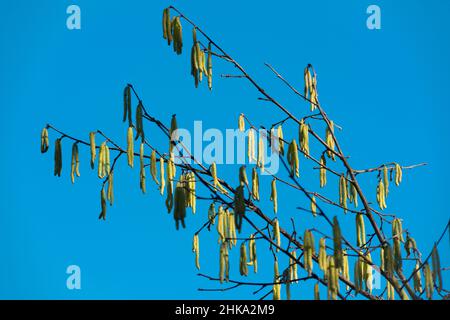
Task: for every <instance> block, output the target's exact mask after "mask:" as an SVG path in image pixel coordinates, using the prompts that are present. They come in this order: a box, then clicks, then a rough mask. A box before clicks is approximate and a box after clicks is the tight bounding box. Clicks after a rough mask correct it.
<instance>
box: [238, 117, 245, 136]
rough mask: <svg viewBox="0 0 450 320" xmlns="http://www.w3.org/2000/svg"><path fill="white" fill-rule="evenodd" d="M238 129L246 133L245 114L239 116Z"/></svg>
mask: <svg viewBox="0 0 450 320" xmlns="http://www.w3.org/2000/svg"><path fill="white" fill-rule="evenodd" d="M238 129H239V131H240V132H244V131H245V116H244V114H243V113H241V114H240V115H239V120H238Z"/></svg>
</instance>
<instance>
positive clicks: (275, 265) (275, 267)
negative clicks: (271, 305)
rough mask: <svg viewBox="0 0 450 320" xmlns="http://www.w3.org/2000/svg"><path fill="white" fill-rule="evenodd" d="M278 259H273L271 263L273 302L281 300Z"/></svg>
mask: <svg viewBox="0 0 450 320" xmlns="http://www.w3.org/2000/svg"><path fill="white" fill-rule="evenodd" d="M279 277H280V273H279V271H278V259H277V258H276V257H275V260H274V263H273V300H281V284H280V282H279V279H278V278H279Z"/></svg>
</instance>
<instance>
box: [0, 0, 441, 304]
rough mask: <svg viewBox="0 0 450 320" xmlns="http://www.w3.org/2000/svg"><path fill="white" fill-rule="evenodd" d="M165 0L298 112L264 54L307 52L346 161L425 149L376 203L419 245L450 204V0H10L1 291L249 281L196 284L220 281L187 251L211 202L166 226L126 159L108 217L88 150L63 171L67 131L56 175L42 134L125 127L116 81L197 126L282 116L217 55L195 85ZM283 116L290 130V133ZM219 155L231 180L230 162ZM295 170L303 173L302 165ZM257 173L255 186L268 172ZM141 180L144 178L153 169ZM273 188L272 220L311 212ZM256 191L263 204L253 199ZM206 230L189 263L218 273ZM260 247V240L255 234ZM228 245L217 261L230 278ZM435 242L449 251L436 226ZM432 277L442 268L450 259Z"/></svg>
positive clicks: (183, 293)
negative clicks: (73, 171)
mask: <svg viewBox="0 0 450 320" xmlns="http://www.w3.org/2000/svg"><path fill="white" fill-rule="evenodd" d="M70 4H77V5H79V6H80V8H81V14H82V29H81V30H73V31H71V30H68V29H67V28H66V18H67V14H66V8H67V6H68V5H70ZM169 4H174V5H175V6H177V7H178V8H179V9H181V10H182V11H184V12H185V13H186V14H187V15H188V16H189V17H191V18H192V19H193V20H194V21H196V22H197V23H198V24H199V25H200V26H201V27H203V28H204V29H205V30H207V31H208V33H209V34H210V35H211V36H212V37H213V38H214V39H217V41H218V42H219V43H221V44H222V46H223V48H225V49H226V50H227V51H228V52H229V53H230V54H231V55H232V56H233V57H235V58H236V59H237V60H238V61H239V62H240V63H241V65H243V66H244V67H245V68H246V69H247V70H248V71H249V72H250V73H251V74H252V75H254V77H255V78H256V79H258V80H259V81H261V83H263V84H264V86H265V87H266V88H270V90H269V91H270V92H271V93H273V95H274V96H276V97H277V98H279V99H280V101H282V102H283V103H284V104H286V105H287V106H288V107H289V108H290V109H291V110H293V111H295V112H296V113H298V114H300V115H301V114H305V113H307V112H308V106H307V105H306V104H305V103H303V102H301V101H299V100H298V99H297V98H295V97H294V96H292V95H290V93H289V91H288V90H287V89H286V88H285V87H283V86H282V85H281V83H279V82H278V81H277V80H276V79H275V78H274V76H273V75H272V74H271V73H270V71H268V70H267V69H265V67H264V66H263V63H264V62H269V63H271V64H273V65H274V66H276V67H277V69H279V70H280V71H281V72H282V73H283V74H284V75H285V76H286V77H287V78H288V79H289V80H291V81H292V83H293V84H295V85H296V86H298V87H299V88H300V87H302V83H303V80H302V77H303V68H304V67H305V65H306V64H307V63H312V64H313V65H314V66H315V68H316V70H317V72H318V81H319V94H320V98H321V102H322V104H323V105H324V106H325V108H326V110H327V111H328V113H329V115H330V117H331V118H332V119H334V120H335V122H336V123H338V124H339V125H340V126H342V127H343V128H344V130H343V131H342V132H339V138H340V139H341V140H342V145H343V148H344V150H345V152H346V154H348V155H350V156H351V158H350V159H349V161H350V163H351V164H352V165H353V166H354V167H355V168H366V167H374V166H378V165H380V164H382V163H385V162H392V161H396V162H399V163H401V164H404V165H409V164H414V163H419V162H427V163H428V166H426V167H422V168H418V169H416V170H413V171H408V172H405V173H404V182H403V183H402V185H401V186H400V187H399V188H396V187H393V186H392V187H391V193H390V195H389V198H388V206H389V208H388V209H387V212H394V213H396V214H398V215H399V216H400V217H402V218H403V219H404V220H405V221H404V227H405V228H407V229H409V230H410V231H411V232H412V234H413V235H414V236H415V238H416V240H417V242H418V245H419V248H420V249H421V250H422V251H423V252H424V253H427V254H428V252H429V250H430V249H431V247H432V244H433V241H434V240H435V239H436V238H437V237H438V235H439V234H440V233H441V230H442V228H443V227H444V225H445V224H446V223H447V221H448V219H449V212H448V199H449V198H448V181H449V180H450V173H449V170H447V167H448V158H449V156H450V154H449V148H448V146H449V137H450V135H449V133H450V132H449V130H450V126H449V125H448V119H449V115H450V111H449V106H450V100H449V95H448V88H449V85H450V61H449V59H448V57H449V56H450V45H449V42H448V38H449V32H450V30H449V25H448V21H447V20H448V13H449V12H450V3H449V2H448V1H444V0H432V1H382V0H373V1H361V0H358V1H356V0H352V1H340V2H338V1H325V0H320V1H285V2H283V1H278V2H273V1H235V0H233V1H228V2H226V3H225V2H220V4H219V3H212V2H211V1H203V0H202V1H195V2H193V1H175V2H168V1H156V0H155V1H131V0H129V1H86V0H84V1H83V0H75V1H49V0H42V1H24V0H18V1H8V2H5V3H3V5H2V10H1V11H0V24H1V28H0V30H1V31H0V41H1V42H0V43H1V50H0V66H1V67H0V70H1V72H0V90H1V94H0V103H1V109H0V139H1V146H2V156H1V157H0V177H1V179H0V194H1V196H0V197H1V201H0V298H40V299H51V298H62V299H78V298H126V299H128V298H130V299H133V298H135V299H146V298H150V299H153V298H156V299H169V298H189V299H203V298H208V299H221V298H224V299H228V298H252V297H253V296H252V291H253V290H254V289H253V288H243V289H239V290H234V291H230V292H225V293H202V292H198V291H197V288H199V287H203V288H212V287H218V284H217V283H213V282H209V281H207V280H204V279H201V278H199V277H197V276H196V273H197V272H196V270H195V267H194V260H193V254H192V253H191V236H192V233H193V232H194V231H195V230H196V229H197V228H198V227H199V226H200V225H201V224H202V223H203V222H204V221H205V215H206V208H207V205H208V204H203V205H202V206H199V208H198V213H197V215H195V216H192V215H191V214H189V216H188V218H187V224H188V227H187V229H185V230H182V231H179V232H176V231H175V228H174V222H173V219H172V217H171V216H169V215H168V214H167V213H166V209H165V207H164V201H163V199H161V198H160V196H159V195H158V194H157V192H156V191H154V192H149V193H148V194H147V195H145V196H143V195H142V194H141V192H140V191H139V188H138V186H139V185H138V183H139V181H138V170H137V169H134V170H131V169H129V168H128V167H127V166H126V163H125V160H124V159H122V160H121V162H120V163H119V169H118V172H117V174H116V178H115V180H116V191H115V193H116V204H115V205H114V207H112V208H111V209H109V211H108V220H107V221H106V222H103V221H99V220H98V219H97V217H98V214H99V210H100V209H99V199H98V198H99V197H98V193H99V189H100V181H99V180H98V178H96V175H95V172H91V170H90V168H89V164H88V162H89V161H88V154H89V153H88V150H86V149H82V151H81V153H82V158H81V161H82V163H81V175H82V176H81V178H80V179H78V180H77V182H76V184H75V185H72V184H71V182H70V178H69V166H70V164H69V160H70V144H68V143H67V142H66V144H64V145H63V148H64V151H65V152H64V159H65V162H64V167H63V177H61V178H55V177H53V172H52V171H53V155H52V152H50V153H48V154H45V155H43V156H42V155H41V154H40V152H39V134H40V130H41V129H42V127H43V126H44V125H45V124H46V123H51V124H53V125H54V126H56V127H58V128H60V129H61V130H64V131H67V132H70V133H71V134H73V135H75V136H78V137H82V138H85V139H86V138H87V137H88V132H89V131H92V130H95V129H102V130H103V131H104V132H105V133H107V134H108V135H110V136H111V137H112V138H114V139H115V140H116V141H120V142H121V143H122V144H124V143H125V130H126V128H125V126H124V125H123V124H122V123H121V116H122V115H121V112H122V109H121V108H122V102H121V101H122V100H121V99H122V90H123V87H124V85H125V84H126V83H128V82H129V83H133V84H134V85H135V87H136V88H137V90H138V91H139V93H140V95H141V97H142V99H143V100H144V103H145V104H146V106H147V108H148V109H149V111H150V112H151V113H152V114H154V115H155V116H157V117H158V118H160V119H161V120H164V121H166V122H168V121H170V116H171V115H172V114H173V113H176V114H177V116H178V119H179V124H180V126H183V127H187V128H190V127H192V124H193V121H194V120H203V126H204V127H205V128H211V127H214V128H219V129H225V128H233V127H235V126H236V125H237V116H238V114H239V113H240V112H244V113H245V114H247V115H248V116H249V117H250V118H251V119H252V120H253V121H254V122H255V123H260V124H263V125H266V126H269V125H270V124H271V123H273V122H274V121H275V120H276V119H281V118H282V115H281V114H280V113H279V112H278V111H275V110H274V109H273V107H272V106H269V105H268V104H266V103H264V102H261V101H258V100H256V98H257V97H258V95H257V92H255V90H254V89H253V88H251V87H250V86H249V85H248V83H245V81H244V80H242V79H221V78H219V77H218V76H217V75H219V74H221V73H233V72H234V70H233V69H231V68H229V67H227V66H226V65H225V64H224V63H216V64H215V69H214V72H215V75H216V77H215V78H214V89H213V92H212V93H210V92H208V91H207V89H206V87H205V86H204V85H203V86H202V87H201V88H200V89H197V90H195V89H194V87H193V81H192V79H191V77H190V75H189V68H190V67H189V58H188V54H187V52H188V51H189V49H188V48H189V45H190V41H191V40H190V32H191V30H190V28H187V26H186V25H185V26H186V28H185V39H186V43H187V45H186V47H185V53H184V54H183V55H182V56H181V57H180V56H176V55H175V54H174V53H173V52H172V49H171V48H168V47H167V45H166V44H165V43H164V41H163V39H162V35H161V12H162V9H163V8H164V7H165V6H168V5H169ZM370 4H377V5H379V6H380V7H381V10H382V29H381V30H376V31H371V30H368V29H367V28H366V18H367V15H366V13H365V12H366V8H367V7H368V5H370ZM294 131H295V130H294V129H292V131H291V132H289V131H287V132H286V135H290V136H291V137H292V136H293V134H294ZM147 136H148V137H149V139H150V141H154V143H155V144H158V145H161V146H166V145H167V143H166V140H165V139H163V138H162V137H161V136H160V135H157V132H156V131H155V130H150V129H149V130H148V133H147ZM54 138H55V135H52V133H51V139H52V141H53V140H54ZM52 151H53V147H52ZM306 167H307V165H305V168H306ZM219 170H220V172H222V173H223V174H224V175H228V176H231V177H233V179H234V182H235V183H236V184H237V173H236V172H237V167H231V168H228V167H224V166H222V167H220V168H219ZM301 179H303V183H304V184H305V185H306V186H307V187H309V188H316V189H317V187H318V176H317V173H316V172H314V173H311V172H309V173H304V174H303V176H302V178H301ZM329 183H330V186H329V188H328V190H327V191H326V194H328V195H330V196H333V197H334V198H335V197H336V190H337V182H336V181H335V179H331V178H330V182H329ZM375 183H376V176H375V175H371V176H368V177H367V178H365V179H363V181H362V186H363V188H364V190H365V191H366V193H367V194H368V195H369V196H370V199H371V201H375V197H374V188H375ZM262 184H263V185H264V190H263V191H262V196H263V198H265V199H267V198H268V196H269V187H268V186H269V180H263V181H262ZM333 184H334V185H333ZM148 185H149V187H148V189H149V190H151V191H153V190H152V188H153V185H152V184H151V183H150V181H149V182H148ZM283 197H284V199H285V201H284V202H283V203H280V210H279V216H280V217H281V219H282V221H284V222H287V223H288V222H289V220H288V217H290V216H296V219H297V227H298V228H299V230H301V232H303V230H304V229H305V228H311V227H313V226H318V227H325V225H323V224H322V223H320V222H319V221H318V219H316V220H314V219H312V218H311V217H309V216H308V215H307V214H304V213H301V212H298V211H296V210H295V209H294V208H295V207H296V206H306V205H307V203H306V202H305V199H303V198H302V197H298V196H297V195H295V194H293V193H290V192H288V191H285V192H283ZM262 205H263V206H265V207H266V208H267V209H270V204H269V203H268V202H267V201H263V203H262ZM269 211H270V210H269ZM334 214H338V215H339V217H340V219H342V222H341V224H342V225H346V224H347V225H348V226H347V227H344V228H343V229H344V232H345V233H346V234H348V237H349V238H350V239H354V225H353V218H352V217H351V216H346V217H344V216H343V214H342V212H340V211H336V210H334V211H330V215H334ZM346 221H347V222H348V223H346ZM388 233H389V232H388ZM216 239H217V238H216V233H215V232H213V233H212V234H209V235H204V236H203V235H202V236H201V238H200V241H201V264H202V272H203V273H206V274H210V275H213V276H216V275H217V274H218V247H217V243H216ZM264 249H265V246H263V245H262V244H261V245H260V246H259V252H261V253H262V252H263V251H264ZM234 251H235V252H234V253H233V256H232V258H231V263H232V271H231V277H232V278H239V277H238V268H237V267H238V260H237V259H238V257H237V256H236V252H237V251H238V250H237V249H235V250H234ZM440 252H441V261H442V264H445V265H447V266H448V262H449V259H450V255H449V253H448V252H449V247H448V240H447V239H445V241H444V242H443V244H442V246H441V247H440ZM283 263H286V261H284V260H283ZM71 264H76V265H79V266H80V268H81V271H82V289H81V290H79V291H77V290H73V291H70V290H67V288H66V277H67V275H66V273H65V270H66V267H67V266H68V265H71ZM260 266H261V271H260V273H259V274H258V275H257V276H255V275H253V274H251V276H250V277H249V280H250V281H267V280H269V281H270V279H271V278H272V259H271V258H270V256H269V255H264V254H261V257H260ZM445 282H446V283H447V285H448V283H449V282H450V277H449V272H448V271H447V272H446V273H445V274H444V283H445ZM252 289H253V290H252ZM283 294H284V293H283ZM322 295H325V291H324V290H323V291H322ZM311 297H312V287H311V286H310V285H303V286H302V285H300V286H298V285H297V286H296V288H295V289H294V291H293V298H296V299H299V298H311Z"/></svg>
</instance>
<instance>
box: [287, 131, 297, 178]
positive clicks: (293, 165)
mask: <svg viewBox="0 0 450 320" xmlns="http://www.w3.org/2000/svg"><path fill="white" fill-rule="evenodd" d="M287 161H288V163H289V167H290V173H291V176H292V177H294V176H296V177H300V168H299V167H300V163H299V158H298V147H297V141H295V139H294V140H292V142H291V143H290V144H289V148H288V154H287Z"/></svg>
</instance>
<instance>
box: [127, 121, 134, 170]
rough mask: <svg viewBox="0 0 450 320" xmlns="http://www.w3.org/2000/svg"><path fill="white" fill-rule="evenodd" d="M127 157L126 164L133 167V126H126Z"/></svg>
mask: <svg viewBox="0 0 450 320" xmlns="http://www.w3.org/2000/svg"><path fill="white" fill-rule="evenodd" d="M127 158H128V165H129V166H130V167H131V168H133V165H134V141H133V127H131V126H130V127H128V131H127Z"/></svg>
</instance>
